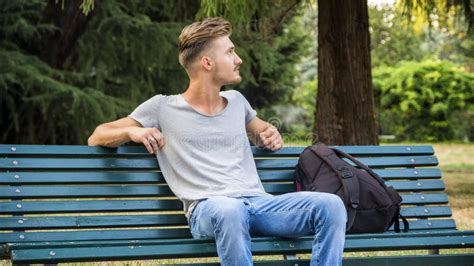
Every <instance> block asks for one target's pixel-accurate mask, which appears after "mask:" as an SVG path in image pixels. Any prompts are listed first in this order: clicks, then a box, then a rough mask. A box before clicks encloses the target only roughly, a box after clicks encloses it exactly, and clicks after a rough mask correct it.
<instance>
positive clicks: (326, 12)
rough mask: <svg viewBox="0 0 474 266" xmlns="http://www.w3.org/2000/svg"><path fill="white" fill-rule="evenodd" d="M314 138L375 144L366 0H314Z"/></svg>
mask: <svg viewBox="0 0 474 266" xmlns="http://www.w3.org/2000/svg"><path fill="white" fill-rule="evenodd" d="M318 14H319V15H318V29H319V34H318V44H319V45H318V55H319V60H318V95H317V97H316V113H315V123H314V133H315V135H314V141H317V140H319V141H322V142H324V143H327V144H331V145H367V144H372V145H378V136H377V130H376V125H375V116H374V97H373V91H372V75H371V65H370V39H369V16H368V8H367V1H365V0H364V1H362V0H361V1H359V0H358V1H354V0H338V1H327V0H318Z"/></svg>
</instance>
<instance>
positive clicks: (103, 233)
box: [0, 219, 456, 243]
mask: <svg viewBox="0 0 474 266" xmlns="http://www.w3.org/2000/svg"><path fill="white" fill-rule="evenodd" d="M455 228H456V225H455V222H454V220H452V219H435V220H430V219H421V220H413V221H410V232H414V231H416V230H421V231H423V230H440V229H455ZM390 230H391V231H393V226H392V227H391V228H390ZM165 238H192V237H191V233H190V232H189V229H188V228H182V229H152V230H150V229H129V230H112V229H111V230H77V231H52V232H13V233H0V243H22V242H32V241H66V240H67V241H87V240H90V241H94V240H139V239H165Z"/></svg>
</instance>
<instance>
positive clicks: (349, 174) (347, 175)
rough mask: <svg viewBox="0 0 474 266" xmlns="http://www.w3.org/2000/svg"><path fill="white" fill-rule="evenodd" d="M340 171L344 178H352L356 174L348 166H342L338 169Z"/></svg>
mask: <svg viewBox="0 0 474 266" xmlns="http://www.w3.org/2000/svg"><path fill="white" fill-rule="evenodd" d="M338 170H339V172H341V175H342V178H351V177H353V176H354V174H353V173H352V172H351V170H349V168H347V167H346V166H344V167H341V168H339V169H338Z"/></svg>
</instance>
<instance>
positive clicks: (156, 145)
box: [148, 136, 158, 153]
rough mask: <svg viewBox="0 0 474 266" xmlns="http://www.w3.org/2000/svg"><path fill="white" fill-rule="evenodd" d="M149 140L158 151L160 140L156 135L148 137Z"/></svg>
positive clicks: (154, 149) (155, 150) (156, 151)
mask: <svg viewBox="0 0 474 266" xmlns="http://www.w3.org/2000/svg"><path fill="white" fill-rule="evenodd" d="M148 142H149V143H150V144H151V147H152V148H153V151H154V152H155V153H158V141H157V140H156V139H155V137H153V136H150V137H148Z"/></svg>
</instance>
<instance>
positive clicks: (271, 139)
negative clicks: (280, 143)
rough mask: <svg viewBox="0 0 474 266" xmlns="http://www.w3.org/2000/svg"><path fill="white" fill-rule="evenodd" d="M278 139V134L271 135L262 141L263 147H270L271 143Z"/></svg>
mask: <svg viewBox="0 0 474 266" xmlns="http://www.w3.org/2000/svg"><path fill="white" fill-rule="evenodd" d="M278 138H279V135H278V134H273V135H271V136H269V137H267V138H265V139H264V140H263V145H265V146H268V145H272V143H273V142H275V141H276V140H278Z"/></svg>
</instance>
